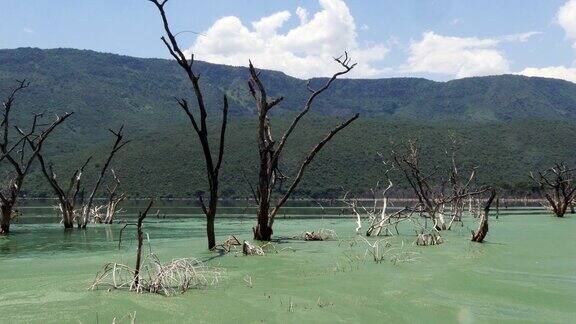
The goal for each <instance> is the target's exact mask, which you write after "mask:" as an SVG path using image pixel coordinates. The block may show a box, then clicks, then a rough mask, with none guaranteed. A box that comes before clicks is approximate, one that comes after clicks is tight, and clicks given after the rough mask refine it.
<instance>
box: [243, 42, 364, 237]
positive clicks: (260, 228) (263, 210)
mask: <svg viewBox="0 0 576 324" xmlns="http://www.w3.org/2000/svg"><path fill="white" fill-rule="evenodd" d="M335 60H336V62H337V63H338V64H339V65H340V66H341V67H342V70H341V71H340V72H337V73H335V74H334V75H333V76H332V77H331V78H330V79H328V80H327V81H326V82H325V83H324V84H323V85H322V86H321V87H320V88H319V89H313V88H312V87H311V86H310V82H309V83H308V85H307V87H308V91H309V92H310V96H309V97H308V100H307V101H306V103H305V104H304V108H303V109H302V110H301V111H300V113H299V114H298V115H297V116H296V117H295V118H294V120H293V121H292V123H291V124H290V126H289V127H288V129H287V130H286V131H285V133H284V134H283V135H282V136H281V138H280V141H279V142H278V145H276V142H275V141H274V139H273V138H272V130H271V127H270V118H269V113H270V111H271V110H272V109H273V108H274V107H276V106H277V105H278V104H279V103H280V102H281V101H282V100H283V99H284V98H283V97H279V98H276V99H272V100H268V96H267V93H266V89H265V87H264V84H263V83H262V81H261V80H260V74H259V73H258V72H257V71H256V69H255V68H254V66H253V65H252V62H250V76H251V78H250V81H249V82H248V85H249V88H250V93H251V95H252V97H253V98H254V100H255V101H256V106H257V111H258V150H259V153H260V163H259V166H260V172H259V176H258V189H257V192H256V197H255V198H256V201H257V204H258V214H257V218H258V223H257V225H256V226H255V227H254V228H253V232H254V239H256V240H261V241H269V240H270V239H271V237H272V233H273V230H272V226H273V224H274V218H275V216H276V214H277V213H278V211H279V210H280V208H282V206H283V205H284V204H285V203H286V201H287V200H288V198H289V197H290V195H292V193H293V192H294V190H295V189H296V187H297V186H298V184H299V183H300V181H301V180H302V176H303V175H304V172H305V171H306V168H307V167H308V165H309V164H310V163H311V162H312V160H313V159H314V157H315V156H316V154H317V153H318V152H319V151H320V150H321V149H322V148H323V147H324V145H326V143H328V142H329V141H330V140H331V139H332V137H333V136H334V135H336V134H337V133H338V132H339V131H341V130H342V129H344V128H346V127H347V126H348V125H350V123H352V122H353V121H354V120H356V119H357V118H358V114H356V115H354V116H353V117H352V118H350V119H348V120H346V121H345V122H343V123H342V124H340V125H338V126H336V127H335V128H334V129H332V130H331V131H330V132H329V133H328V134H327V135H326V137H324V139H322V140H321V141H320V142H319V143H318V144H317V145H316V146H315V147H314V148H313V149H312V150H311V151H310V152H309V153H308V155H307V156H306V157H305V159H304V161H303V162H302V163H301V164H300V167H299V170H298V173H297V174H296V177H295V178H294V179H293V180H292V183H291V185H290V186H289V188H288V189H287V190H286V191H285V192H284V193H283V194H282V195H281V196H280V198H279V199H278V201H277V202H276V203H275V205H274V206H273V205H272V202H271V200H272V199H273V197H272V196H273V192H274V190H275V188H276V185H278V184H279V183H281V182H282V181H283V180H284V179H285V176H284V175H283V174H282V172H281V171H280V170H279V166H278V162H279V160H280V156H281V154H282V151H283V149H284V147H285V145H286V143H287V141H288V138H289V137H290V135H291V134H292V132H293V131H294V129H295V128H296V126H297V125H298V122H299V121H300V120H301V119H302V118H303V117H304V116H305V115H306V114H307V113H308V112H309V111H310V109H311V108H312V106H313V104H314V102H315V100H316V99H317V98H318V96H320V95H321V94H322V93H323V92H324V91H326V90H327V89H328V88H329V87H330V86H331V85H332V83H333V82H334V81H335V80H336V79H337V78H338V77H339V76H341V75H344V74H347V73H348V72H350V71H351V70H352V69H353V68H354V66H355V65H356V64H351V62H350V61H351V60H350V58H349V57H348V53H345V55H344V56H342V57H339V58H336V59H335Z"/></svg>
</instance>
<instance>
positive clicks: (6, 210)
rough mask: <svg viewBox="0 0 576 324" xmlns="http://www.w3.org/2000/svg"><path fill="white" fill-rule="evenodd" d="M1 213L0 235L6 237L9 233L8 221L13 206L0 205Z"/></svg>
mask: <svg viewBox="0 0 576 324" xmlns="http://www.w3.org/2000/svg"><path fill="white" fill-rule="evenodd" d="M0 209H1V211H2V215H1V216H0V217H2V219H0V235H8V234H9V233H10V220H11V218H12V209H13V206H12V205H10V204H2V206H0Z"/></svg>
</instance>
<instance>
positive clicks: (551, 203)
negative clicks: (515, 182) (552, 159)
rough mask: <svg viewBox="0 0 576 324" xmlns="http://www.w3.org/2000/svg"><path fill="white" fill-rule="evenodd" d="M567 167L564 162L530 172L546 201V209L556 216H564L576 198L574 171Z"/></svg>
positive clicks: (575, 174)
mask: <svg viewBox="0 0 576 324" xmlns="http://www.w3.org/2000/svg"><path fill="white" fill-rule="evenodd" d="M574 171H575V170H574V169H569V168H568V167H566V165H565V164H564V163H558V164H556V165H555V166H553V167H551V168H549V169H546V170H544V171H543V172H538V174H537V175H534V173H532V172H530V178H532V180H534V182H535V183H536V184H537V185H538V189H539V190H540V193H541V195H542V196H543V198H544V199H546V202H547V203H548V206H547V207H548V209H549V210H550V211H552V212H553V213H554V215H556V217H564V215H565V214H566V210H567V209H568V207H571V206H572V204H573V203H574V201H575V199H576V182H575V181H574V177H575V176H576V172H574Z"/></svg>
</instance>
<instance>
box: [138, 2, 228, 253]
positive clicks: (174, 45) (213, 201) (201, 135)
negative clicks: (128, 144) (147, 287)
mask: <svg viewBox="0 0 576 324" xmlns="http://www.w3.org/2000/svg"><path fill="white" fill-rule="evenodd" d="M149 1H150V2H152V3H153V4H154V5H155V6H156V8H157V9H158V11H159V12H160V16H161V18H162V24H163V26H164V31H165V32H166V36H167V38H168V39H166V37H164V36H162V38H161V39H162V42H164V45H166V48H167V49H168V51H169V52H170V55H171V56H172V57H173V58H174V59H175V60H176V62H178V65H180V67H181V68H182V69H183V70H184V71H185V72H186V76H187V77H188V80H189V81H190V83H191V85H192V89H193V92H194V96H195V97H196V103H197V106H198V111H199V113H200V118H199V120H198V119H197V117H194V114H193V113H192V111H191V110H190V107H189V106H188V101H186V100H185V99H179V100H178V104H179V105H180V107H181V108H182V110H184V112H186V115H188V119H190V123H191V124H192V127H193V128H194V131H195V132H196V135H197V136H198V139H199V140H200V144H201V146H202V153H203V154H204V161H205V162H206V177H207V180H208V187H209V190H210V196H209V199H210V201H209V202H208V206H206V205H205V204H204V200H203V199H202V195H199V196H198V198H199V201H200V205H201V207H202V211H203V212H204V215H206V236H207V238H208V248H209V249H213V248H214V247H215V246H216V237H215V233H214V220H215V218H216V209H217V208H218V178H219V176H220V169H221V167H222V161H223V157H224V141H225V137H226V124H227V120H228V98H227V97H226V95H225V96H224V105H223V109H222V124H221V127H220V142H219V146H218V157H217V159H216V161H214V158H213V157H212V146H211V145H210V141H209V138H208V137H209V136H208V128H207V126H206V118H207V117H208V113H207V111H206V104H205V102H204V96H203V94H202V90H201V88H200V76H199V75H197V74H195V72H194V70H193V65H194V55H193V54H192V55H191V56H190V59H188V58H187V57H186V55H185V54H184V52H183V51H182V50H181V49H180V46H179V45H178V42H177V40H176V35H174V34H173V33H172V31H171V30H170V26H169V24H168V18H167V16H166V11H165V10H164V6H165V5H166V3H167V2H168V0H149Z"/></svg>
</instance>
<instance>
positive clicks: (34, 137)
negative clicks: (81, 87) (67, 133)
mask: <svg viewBox="0 0 576 324" xmlns="http://www.w3.org/2000/svg"><path fill="white" fill-rule="evenodd" d="M29 86H30V83H29V82H26V81H25V80H23V81H17V86H16V87H15V88H14V89H12V91H11V92H10V95H9V96H8V98H7V99H6V100H5V101H2V107H3V108H4V111H3V114H2V120H1V122H0V153H1V154H2V155H1V156H0V161H1V160H4V159H6V160H8V162H9V163H10V165H11V166H12V168H13V170H14V174H15V175H14V176H13V179H11V181H10V182H9V184H8V186H7V188H4V190H1V191H0V211H1V213H2V215H1V216H0V217H1V218H0V235H7V234H8V233H10V221H11V220H12V217H13V215H14V206H15V205H16V201H17V199H18V196H19V195H20V191H21V190H22V185H23V183H24V179H25V177H26V175H28V172H29V171H30V167H31V166H32V163H33V162H34V160H35V159H36V157H37V156H38V154H39V153H40V151H41V149H42V145H43V143H44V141H46V139H47V138H48V136H49V135H50V133H52V131H53V130H54V129H55V128H56V127H57V126H58V125H60V124H61V123H62V122H64V121H65V120H66V119H67V118H68V117H70V116H71V115H72V113H66V114H64V115H63V116H62V117H60V116H58V115H57V116H56V120H55V121H54V122H52V123H51V124H47V125H39V124H38V120H39V119H40V118H41V117H42V115H41V114H36V115H34V116H33V118H32V125H31V127H30V129H29V131H24V130H22V129H21V128H19V127H18V126H14V128H15V129H16V131H17V132H18V135H19V136H20V139H19V140H18V141H16V143H15V144H10V142H11V139H12V138H13V136H11V135H10V130H11V129H12V127H11V120H10V112H11V110H12V108H13V104H14V101H15V99H16V95H17V94H18V93H19V92H20V91H22V90H24V89H26V88H28V87H29ZM41 126H47V127H46V128H45V129H44V130H42V131H38V128H39V127H41ZM16 148H18V150H17V152H16V153H14V152H13V151H14V150H15V149H16ZM28 149H29V150H28ZM13 154H16V155H13Z"/></svg>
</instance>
